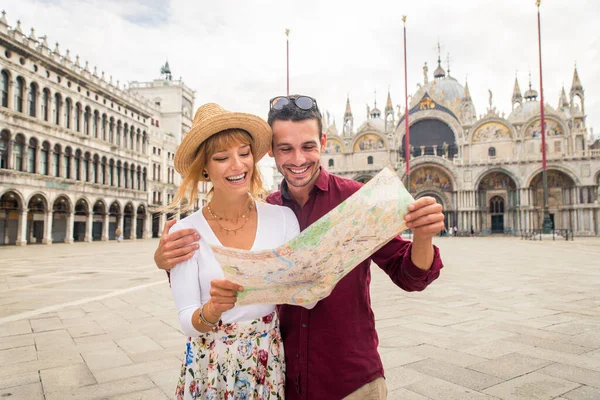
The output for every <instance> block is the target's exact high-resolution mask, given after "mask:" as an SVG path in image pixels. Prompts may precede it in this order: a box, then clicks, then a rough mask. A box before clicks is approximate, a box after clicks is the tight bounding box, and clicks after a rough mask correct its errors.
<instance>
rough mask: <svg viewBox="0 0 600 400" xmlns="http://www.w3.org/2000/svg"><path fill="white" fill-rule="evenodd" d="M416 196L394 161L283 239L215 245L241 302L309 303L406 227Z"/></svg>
mask: <svg viewBox="0 0 600 400" xmlns="http://www.w3.org/2000/svg"><path fill="white" fill-rule="evenodd" d="M412 202H414V199H413V198H412V196H411V195H410V194H409V193H408V191H407V190H406V189H405V187H404V185H403V184H402V182H401V181H400V178H399V177H398V176H397V175H396V173H395V171H394V170H393V169H392V167H391V166H388V167H386V168H384V169H383V170H382V171H381V172H379V173H378V174H377V175H375V177H373V179H371V180H370V181H369V182H368V183H367V184H366V185H365V186H363V187H362V188H361V189H360V190H358V191H357V192H356V193H354V194H353V195H352V196H350V197H348V198H347V199H346V200H345V201H344V202H342V203H341V204H340V205H338V206H337V207H336V208H334V209H333V210H331V211H329V212H328V213H327V214H325V215H324V216H323V217H321V219H319V220H318V221H316V222H315V223H313V224H312V225H310V226H309V227H308V228H306V229H305V230H304V231H303V232H302V233H300V234H299V235H298V236H296V237H295V238H294V239H292V240H290V241H289V242H287V243H285V244H284V245H282V246H280V247H278V248H276V249H272V250H262V251H256V252H251V251H247V250H239V249H233V248H225V247H220V246H212V251H213V254H214V256H215V258H216V259H217V261H218V262H219V263H220V264H221V267H222V268H223V271H224V273H225V279H228V280H230V281H232V282H235V283H237V284H240V285H242V286H243V287H244V291H243V292H242V293H239V294H238V301H237V304H238V305H247V304H259V303H266V304H293V305H306V304H311V303H315V302H317V301H319V300H321V299H324V298H325V297H327V296H328V295H329V294H330V293H331V291H332V290H333V288H334V287H335V285H336V284H337V283H338V282H339V281H340V279H342V278H343V277H344V276H346V275H347V274H348V273H349V272H350V271H352V269H353V268H354V267H356V266H358V265H359V264H360V263H361V262H362V261H364V260H365V259H367V258H368V257H369V256H371V255H372V254H373V253H375V252H376V251H377V250H379V249H380V248H381V247H383V246H384V245H385V244H386V243H388V242H389V241H390V240H392V239H393V238H394V237H395V236H396V235H398V234H399V233H400V232H402V231H403V230H405V229H406V223H405V222H404V215H405V214H406V213H407V212H408V205H409V204H411V203H412Z"/></svg>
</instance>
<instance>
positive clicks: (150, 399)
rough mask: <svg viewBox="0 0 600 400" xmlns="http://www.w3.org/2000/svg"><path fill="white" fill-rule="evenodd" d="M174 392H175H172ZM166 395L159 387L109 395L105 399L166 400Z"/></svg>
mask: <svg viewBox="0 0 600 400" xmlns="http://www.w3.org/2000/svg"><path fill="white" fill-rule="evenodd" d="M173 393H175V392H173ZM167 399H170V397H167V396H166V395H165V394H164V393H163V392H162V391H161V390H160V389H150V390H144V391H143V392H138V393H127V394H122V395H120V396H114V397H109V398H108V399H107V400H167Z"/></svg>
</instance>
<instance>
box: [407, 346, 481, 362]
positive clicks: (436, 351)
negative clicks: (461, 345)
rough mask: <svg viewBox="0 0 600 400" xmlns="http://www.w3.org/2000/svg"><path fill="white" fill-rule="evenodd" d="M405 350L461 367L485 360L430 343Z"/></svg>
mask: <svg viewBox="0 0 600 400" xmlns="http://www.w3.org/2000/svg"><path fill="white" fill-rule="evenodd" d="M405 351H406V352H408V353H411V354H416V355H420V356H424V357H429V358H433V359H436V360H441V361H446V362H449V363H452V364H455V365H458V366H461V367H466V366H468V365H472V364H477V363H480V362H482V361H485V359H484V358H481V357H476V356H472V355H470V354H466V353H461V352H458V351H454V350H447V349H442V348H439V347H435V346H430V345H421V346H416V347H408V348H406V349H405Z"/></svg>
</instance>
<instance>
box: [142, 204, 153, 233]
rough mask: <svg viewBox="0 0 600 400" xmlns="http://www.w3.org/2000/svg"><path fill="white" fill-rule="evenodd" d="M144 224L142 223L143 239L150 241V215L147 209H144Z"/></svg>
mask: <svg viewBox="0 0 600 400" xmlns="http://www.w3.org/2000/svg"><path fill="white" fill-rule="evenodd" d="M145 220H146V221H145V223H144V236H143V238H144V239H151V238H152V213H151V212H148V209H146V218H145Z"/></svg>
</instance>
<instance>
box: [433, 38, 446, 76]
mask: <svg viewBox="0 0 600 400" xmlns="http://www.w3.org/2000/svg"><path fill="white" fill-rule="evenodd" d="M437 47H438V66H437V68H436V69H435V71H433V77H434V78H445V77H446V71H444V68H442V54H441V51H442V48H441V46H440V42H438V45H437Z"/></svg>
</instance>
